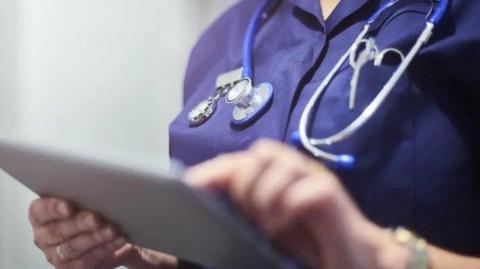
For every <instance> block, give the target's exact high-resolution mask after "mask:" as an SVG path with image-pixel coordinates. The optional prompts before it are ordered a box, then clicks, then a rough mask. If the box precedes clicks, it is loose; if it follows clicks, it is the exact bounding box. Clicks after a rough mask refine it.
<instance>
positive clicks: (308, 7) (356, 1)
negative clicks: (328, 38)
mask: <svg viewBox="0 0 480 269" xmlns="http://www.w3.org/2000/svg"><path fill="white" fill-rule="evenodd" d="M288 1H289V2H290V3H292V4H294V5H296V6H297V7H299V8H300V9H302V10H304V11H305V12H307V13H310V14H311V15H313V16H315V17H316V18H317V20H318V21H319V22H320V24H321V25H322V26H323V27H324V28H325V29H326V31H327V32H330V31H332V30H333V29H334V28H335V27H336V26H337V25H339V24H340V23H341V22H342V21H343V20H345V19H346V18H347V17H349V16H350V15H352V14H353V13H355V12H356V11H357V10H359V9H360V8H362V7H363V6H364V5H365V4H367V3H368V2H371V1H374V0H353V1H352V0H340V3H339V4H338V5H337V7H336V8H335V9H334V10H333V12H332V14H330V16H329V17H328V19H327V20H325V19H324V18H323V15H322V8H321V6H320V0H288Z"/></svg>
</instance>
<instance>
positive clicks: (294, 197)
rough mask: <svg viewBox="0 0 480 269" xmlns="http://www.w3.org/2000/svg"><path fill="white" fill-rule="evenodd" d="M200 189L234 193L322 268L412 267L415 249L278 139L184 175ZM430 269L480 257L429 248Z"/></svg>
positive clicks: (296, 252)
mask: <svg viewBox="0 0 480 269" xmlns="http://www.w3.org/2000/svg"><path fill="white" fill-rule="evenodd" d="M185 179H186V181H187V182H188V183H189V184H191V185H193V186H195V187H198V188H203V189H209V190H218V191H224V192H228V193H229V194H230V195H231V197H232V198H233V200H234V201H235V202H236V203H237V204H238V206H239V208H240V209H241V210H242V211H243V213H244V214H245V215H246V216H247V217H249V218H250V219H251V220H252V221H253V222H255V223H257V224H258V225H259V226H260V227H261V228H263V230H264V231H265V232H266V233H267V234H268V235H269V236H270V237H271V239H272V240H273V241H274V242H276V243H277V245H278V246H280V247H281V248H283V249H284V250H286V251H287V252H288V253H290V254H291V255H292V256H294V257H297V258H298V259H300V260H301V261H303V262H304V263H307V264H309V265H311V266H313V267H315V268H322V269H343V268H356V269H363V268H365V269H367V268H368V269H384V268H385V269H387V268H388V269H409V268H411V267H409V262H410V261H411V259H412V250H411V248H410V246H407V245H406V244H402V243H401V242H399V241H398V240H396V238H395V237H394V236H393V234H392V232H391V231H389V230H387V229H385V228H383V227H379V226H378V225H376V224H374V223H373V222H371V221H369V220H368V219H366V218H365V217H364V216H363V215H362V214H361V213H360V211H359V209H358V208H357V207H356V205H355V204H354V202H353V200H352V199H351V198H350V196H349V195H348V194H347V192H346V190H345V189H344V188H343V186H342V185H341V184H340V181H339V180H338V179H337V177H336V176H335V175H334V174H333V173H331V172H330V171H328V170H327V169H326V168H325V167H324V166H322V165H321V164H320V163H319V162H317V161H314V160H312V159H310V158H308V157H307V156H304V155H303V154H301V153H299V152H298V151H296V150H294V149H292V148H289V147H287V146H285V145H283V144H279V143H276V142H272V141H261V142H257V143H256V144H255V145H253V146H252V147H251V148H250V149H248V150H246V151H243V152H238V153H233V154H225V155H222V156H220V157H217V158H216V159H213V160H210V161H207V162H205V163H203V164H200V165H197V166H195V167H193V168H191V169H189V170H187V172H186V173H185ZM426 251H427V254H428V258H429V267H428V269H458V268H462V269H477V268H480V259H477V258H474V257H465V256H461V255H457V254H454V253H450V252H447V251H444V250H441V249H439V248H436V247H434V246H428V247H427V249H426Z"/></svg>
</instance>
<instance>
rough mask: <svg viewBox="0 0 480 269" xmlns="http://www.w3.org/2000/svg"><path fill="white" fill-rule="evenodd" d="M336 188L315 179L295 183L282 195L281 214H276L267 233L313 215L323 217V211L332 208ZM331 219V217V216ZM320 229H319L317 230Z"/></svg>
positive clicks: (326, 180) (326, 181)
mask: <svg viewBox="0 0 480 269" xmlns="http://www.w3.org/2000/svg"><path fill="white" fill-rule="evenodd" d="M337 192H338V188H337V186H336V184H335V183H334V182H332V180H328V179H324V180H319V179H318V178H316V177H307V178H302V179H299V180H297V181H295V183H294V184H292V185H291V186H290V187H289V188H288V190H287V191H286V192H285V194H284V195H283V197H282V199H281V201H280V202H279V206H280V210H281V212H282V214H277V216H276V217H275V219H274V220H272V222H271V225H270V226H269V227H267V229H268V232H269V233H271V234H275V233H278V232H281V231H282V230H284V229H287V228H288V227H291V226H292V225H293V224H295V221H296V220H298V219H301V218H303V219H305V218H307V217H310V215H314V218H315V219H318V220H320V221H321V220H322V219H323V218H325V217H328V216H323V215H324V212H323V211H324V209H325V208H328V207H329V206H332V204H333V201H334V199H335V196H336V194H337ZM331 217H333V216H331ZM319 229H321V228H319Z"/></svg>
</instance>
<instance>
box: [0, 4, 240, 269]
mask: <svg viewBox="0 0 480 269" xmlns="http://www.w3.org/2000/svg"><path fill="white" fill-rule="evenodd" d="M232 2H233V1H232V0H228V1H227V0H175V1H166V0H163V1H160V0H141V1H139V0H102V1H97V0H82V1H78V0H77V1H73V0H42V1H38V0H0V136H9V137H15V138H16V139H21V140H28V141H30V142H36V143H42V144H53V145H56V146H58V147H63V148H69V149H74V150H77V151H82V152H93V151H94V152H97V153H102V154H104V155H107V156H119V155H122V156H124V155H129V156H131V155H134V156H137V157H138V158H143V159H145V158H146V159H151V160H158V161H159V162H166V161H165V160H166V157H167V154H168V152H167V149H168V140H167V139H168V137H167V126H168V123H169V121H170V120H171V119H172V118H173V117H174V116H175V114H176V113H177V112H178V111H179V109H180V100H181V88H182V79H183V71H184V68H185V65H186V62H187V58H188V54H189V50H190V48H191V46H192V45H193V44H194V42H195V40H196V39H197V38H198V36H199V33H200V32H201V31H203V30H204V29H205V27H206V26H207V24H208V23H209V22H211V21H212V20H213V19H214V18H215V17H216V16H218V14H219V12H221V11H222V10H224V9H225V8H226V7H227V6H228V5H230V4H231V3H232ZM163 164H164V163H163ZM33 197H34V196H33V194H31V193H30V192H28V191H26V190H25V189H24V188H22V187H20V186H19V185H17V184H16V183H15V182H14V181H13V180H12V179H10V178H8V177H7V176H5V175H3V174H0V268H25V269H31V268H36V269H37V268H50V267H48V265H47V264H46V263H45V262H44V261H43V258H42V256H41V254H40V253H39V252H38V251H37V250H36V249H35V248H34V246H33V244H32V243H31V231H30V228H29V226H28V222H27V218H26V212H27V211H26V210H27V207H28V203H29V201H30V200H31V199H33Z"/></svg>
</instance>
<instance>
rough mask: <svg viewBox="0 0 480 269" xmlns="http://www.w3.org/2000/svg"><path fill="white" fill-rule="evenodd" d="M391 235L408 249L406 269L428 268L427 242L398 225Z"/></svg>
mask: <svg viewBox="0 0 480 269" xmlns="http://www.w3.org/2000/svg"><path fill="white" fill-rule="evenodd" d="M392 233H393V237H394V238H395V240H396V241H397V242H398V243H400V244H401V245H404V246H407V247H408V248H409V250H410V254H411V255H410V260H409V262H408V267H407V269H428V265H429V261H428V253H427V242H426V241H425V239H423V238H419V237H418V236H417V235H415V234H414V233H413V232H411V231H409V230H407V229H405V228H403V227H398V228H396V229H394V230H393V232H392Z"/></svg>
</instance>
